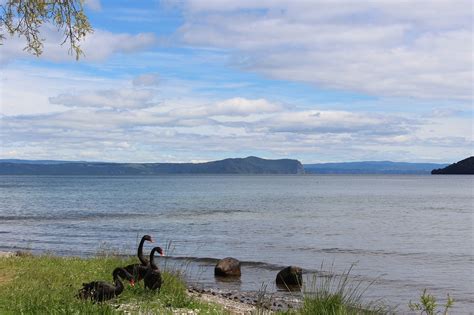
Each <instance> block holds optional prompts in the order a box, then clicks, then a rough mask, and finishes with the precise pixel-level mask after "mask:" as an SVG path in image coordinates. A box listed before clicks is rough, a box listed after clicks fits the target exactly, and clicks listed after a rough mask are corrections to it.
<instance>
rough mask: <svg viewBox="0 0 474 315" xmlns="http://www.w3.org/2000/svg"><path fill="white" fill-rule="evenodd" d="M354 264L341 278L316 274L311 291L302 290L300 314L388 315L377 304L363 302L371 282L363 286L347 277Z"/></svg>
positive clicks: (331, 274)
mask: <svg viewBox="0 0 474 315" xmlns="http://www.w3.org/2000/svg"><path fill="white" fill-rule="evenodd" d="M352 268H353V265H352V266H351V267H350V268H349V269H348V270H346V271H345V272H343V274H342V275H338V276H336V275H334V273H333V272H329V273H328V275H320V274H315V275H314V276H313V279H312V282H311V284H310V288H309V289H308V287H305V288H304V291H303V296H304V298H303V307H302V308H301V310H299V312H298V313H299V314H303V315H306V314H308V315H310V314H321V315H326V314H327V315H329V314H330V315H346V314H374V315H375V314H377V315H378V314H388V313H389V311H388V310H387V308H386V307H385V306H384V305H383V304H382V303H380V302H379V301H376V302H364V300H363V296H364V294H365V292H366V291H367V289H368V288H369V287H370V285H371V284H372V283H369V284H367V285H365V286H364V285H363V283H362V281H356V280H352V279H351V278H350V277H349V275H350V273H351V271H352Z"/></svg>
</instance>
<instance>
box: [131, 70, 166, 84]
mask: <svg viewBox="0 0 474 315" xmlns="http://www.w3.org/2000/svg"><path fill="white" fill-rule="evenodd" d="M159 79H160V77H159V76H158V75H157V74H155V73H145V74H141V75H139V76H137V77H135V78H133V81H132V83H133V85H135V86H157V85H159V83H160V81H159Z"/></svg>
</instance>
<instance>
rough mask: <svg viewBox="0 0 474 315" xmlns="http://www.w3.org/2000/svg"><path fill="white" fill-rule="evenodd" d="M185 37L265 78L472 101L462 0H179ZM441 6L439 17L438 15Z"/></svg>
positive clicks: (466, 5) (467, 13)
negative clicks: (182, 1)
mask: <svg viewBox="0 0 474 315" xmlns="http://www.w3.org/2000/svg"><path fill="white" fill-rule="evenodd" d="M184 8H185V10H186V12H187V13H186V15H185V17H186V22H185V24H184V25H183V26H182V28H181V29H180V35H181V38H182V40H183V41H184V42H185V43H188V44H192V45H201V46H209V47H220V48H225V49H230V50H231V51H233V52H234V54H235V60H236V61H235V64H236V65H237V66H239V67H241V68H244V69H247V70H249V71H255V72H259V73H262V74H265V75H267V76H269V77H271V78H277V79H283V80H293V81H302V82H309V83H311V84H314V85H316V86H320V87H329V88H335V89H341V90H351V91H357V92H362V93H368V94H372V95H381V96H403V97H415V98H426V99H436V98H438V99H464V100H466V99H467V100H469V99H472V65H473V55H472V25H471V24H472V10H471V2H470V1H465V0H461V1H457V2H456V4H453V3H452V2H451V1H447V0H437V1H429V2H426V1H418V2H413V1H388V0H386V1H365V2H354V1H349V0H343V1H342V0H341V1H326V0H324V1H289V0H288V1H283V0H276V1H245V0H244V1H236V0H227V1H226V0H224V1H186V2H185V5H184ZM440 12H442V14H440Z"/></svg>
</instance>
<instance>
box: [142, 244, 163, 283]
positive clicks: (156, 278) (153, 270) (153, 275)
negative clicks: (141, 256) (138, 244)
mask: <svg viewBox="0 0 474 315" xmlns="http://www.w3.org/2000/svg"><path fill="white" fill-rule="evenodd" d="M155 252H158V253H159V254H160V255H163V250H162V249H161V247H154V248H153V249H152V250H151V252H150V264H149V265H148V268H147V269H148V270H147V272H146V274H145V277H144V278H143V282H145V288H147V289H150V290H154V291H155V290H158V291H159V290H160V288H161V285H162V283H163V280H162V278H161V272H160V269H159V268H158V266H157V265H156V264H155Z"/></svg>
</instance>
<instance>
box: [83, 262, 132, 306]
mask: <svg viewBox="0 0 474 315" xmlns="http://www.w3.org/2000/svg"><path fill="white" fill-rule="evenodd" d="M112 275H113V277H114V284H110V283H107V282H105V281H92V282H89V283H83V284H82V289H80V290H79V292H78V294H77V295H76V296H77V297H78V298H80V299H83V300H92V301H96V302H102V301H106V300H110V299H112V298H114V297H116V296H119V295H120V294H121V293H122V292H123V289H124V287H123V283H122V281H121V278H122V279H127V280H129V281H130V285H131V286H134V285H135V282H134V280H133V276H132V275H131V274H130V273H128V272H127V271H126V270H125V269H124V268H115V269H114V272H113V273H112Z"/></svg>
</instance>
